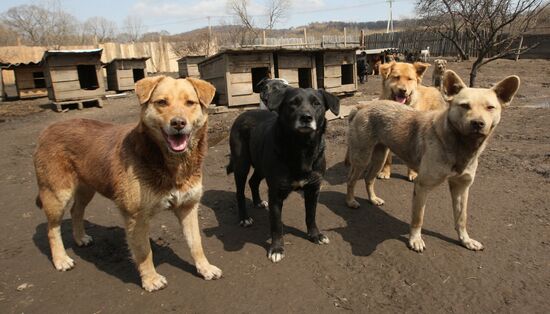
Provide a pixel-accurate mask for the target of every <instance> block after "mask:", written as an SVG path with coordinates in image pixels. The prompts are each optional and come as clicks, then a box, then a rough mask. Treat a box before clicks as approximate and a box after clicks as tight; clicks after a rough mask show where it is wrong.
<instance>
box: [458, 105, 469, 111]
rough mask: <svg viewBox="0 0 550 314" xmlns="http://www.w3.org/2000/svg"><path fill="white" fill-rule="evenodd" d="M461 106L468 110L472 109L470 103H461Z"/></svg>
mask: <svg viewBox="0 0 550 314" xmlns="http://www.w3.org/2000/svg"><path fill="white" fill-rule="evenodd" d="M460 107H462V108H464V109H466V110H470V104H460Z"/></svg>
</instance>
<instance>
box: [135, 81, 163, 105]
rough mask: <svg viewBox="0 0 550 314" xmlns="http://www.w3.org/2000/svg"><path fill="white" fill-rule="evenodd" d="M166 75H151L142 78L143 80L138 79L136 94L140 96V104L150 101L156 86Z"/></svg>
mask: <svg viewBox="0 0 550 314" xmlns="http://www.w3.org/2000/svg"><path fill="white" fill-rule="evenodd" d="M165 77H166V76H164V75H160V76H150V77H146V78H142V79H141V80H139V81H137V83H136V95H137V97H138V100H139V104H140V105H143V104H144V103H146V102H148V101H149V99H150V98H151V95H152V94H153V91H154V90H155V87H156V86H157V85H158V83H159V82H160V81H162V79H164V78H165Z"/></svg>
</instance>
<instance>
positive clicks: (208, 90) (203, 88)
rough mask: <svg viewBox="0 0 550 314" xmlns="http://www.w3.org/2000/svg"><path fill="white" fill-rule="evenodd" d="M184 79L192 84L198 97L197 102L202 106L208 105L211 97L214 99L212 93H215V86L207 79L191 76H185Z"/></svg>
mask: <svg viewBox="0 0 550 314" xmlns="http://www.w3.org/2000/svg"><path fill="white" fill-rule="evenodd" d="M186 80H188V81H189V83H191V85H193V88H194V89H195V92H196V93H197V96H198V97H199V102H200V103H201V105H203V106H204V107H208V105H210V103H211V102H212V99H214V95H215V94H216V88H215V87H214V85H212V84H210V83H208V82H207V81H203V80H201V79H196V78H192V77H188V78H186Z"/></svg>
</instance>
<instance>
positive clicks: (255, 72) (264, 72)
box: [250, 67, 269, 93]
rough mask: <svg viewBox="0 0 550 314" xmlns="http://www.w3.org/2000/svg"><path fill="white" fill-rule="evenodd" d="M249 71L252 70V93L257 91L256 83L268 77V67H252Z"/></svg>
mask: <svg viewBox="0 0 550 314" xmlns="http://www.w3.org/2000/svg"><path fill="white" fill-rule="evenodd" d="M250 71H251V72H252V91H254V93H259V92H260V89H259V88H258V83H260V81H261V80H263V79H264V78H266V77H269V68H268V67H262V68H252V69H251V70H250Z"/></svg>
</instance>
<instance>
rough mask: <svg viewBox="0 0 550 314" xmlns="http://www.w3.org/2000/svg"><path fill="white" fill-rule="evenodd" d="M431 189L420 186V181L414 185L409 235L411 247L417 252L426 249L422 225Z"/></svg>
mask: <svg viewBox="0 0 550 314" xmlns="http://www.w3.org/2000/svg"><path fill="white" fill-rule="evenodd" d="M428 192H429V188H428V187H427V186H425V185H422V184H420V183H419V182H418V181H417V182H415V184H414V194H413V204H412V207H413V208H412V220H411V233H410V235H409V246H410V248H411V249H413V250H414V251H417V252H422V251H424V249H425V248H426V245H425V244H424V240H422V235H421V231H422V223H423V222H424V209H425V208H426V198H427V196H428Z"/></svg>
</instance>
